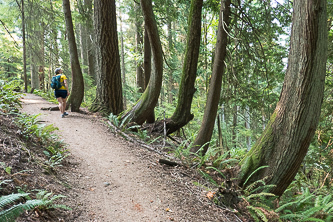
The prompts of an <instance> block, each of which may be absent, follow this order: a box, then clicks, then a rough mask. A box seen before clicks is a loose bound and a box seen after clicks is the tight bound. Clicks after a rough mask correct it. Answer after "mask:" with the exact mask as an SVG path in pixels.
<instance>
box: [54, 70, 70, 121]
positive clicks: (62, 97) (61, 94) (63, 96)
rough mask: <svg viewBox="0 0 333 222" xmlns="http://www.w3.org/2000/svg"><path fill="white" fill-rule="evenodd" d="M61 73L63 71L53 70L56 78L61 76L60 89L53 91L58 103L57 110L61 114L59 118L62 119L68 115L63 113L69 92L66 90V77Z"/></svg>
mask: <svg viewBox="0 0 333 222" xmlns="http://www.w3.org/2000/svg"><path fill="white" fill-rule="evenodd" d="M62 73H63V71H62V69H61V68H56V69H55V74H56V76H57V75H61V76H60V83H61V87H60V88H59V89H55V90H54V96H55V97H56V99H57V100H58V102H59V110H60V112H61V117H62V118H64V117H65V116H67V115H68V113H67V112H65V110H66V101H67V97H68V96H69V90H68V83H67V77H66V76H65V75H64V74H62Z"/></svg>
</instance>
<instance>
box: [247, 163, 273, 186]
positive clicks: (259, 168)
mask: <svg viewBox="0 0 333 222" xmlns="http://www.w3.org/2000/svg"><path fill="white" fill-rule="evenodd" d="M267 167H269V166H261V167H258V168H257V169H256V170H255V171H253V172H252V173H251V174H250V176H248V178H247V179H246V180H245V182H244V184H243V186H245V184H246V183H247V182H248V181H249V179H250V178H251V177H252V176H253V174H255V173H256V172H258V171H259V170H261V169H263V168H267Z"/></svg>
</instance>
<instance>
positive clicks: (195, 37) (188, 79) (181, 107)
mask: <svg viewBox="0 0 333 222" xmlns="http://www.w3.org/2000/svg"><path fill="white" fill-rule="evenodd" d="M202 4H203V0H192V1H191V10H190V15H189V22H188V23H189V30H188V33H187V45H186V52H185V58H184V65H183V73H182V79H181V82H180V86H179V93H178V102H177V106H176V110H175V112H174V113H173V115H172V117H171V118H170V119H167V120H166V129H167V134H171V133H173V132H175V131H177V130H178V129H180V128H181V127H183V126H185V125H186V124H187V123H188V122H189V121H191V120H192V119H193V117H194V116H193V114H192V113H191V105H192V99H193V95H194V92H195V88H194V83H195V79H196V75H197V64H198V57H199V48H200V38H201V11H202ZM153 131H154V132H159V133H163V131H164V120H163V121H161V122H159V123H158V124H155V128H154V129H153Z"/></svg>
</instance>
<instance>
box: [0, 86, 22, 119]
mask: <svg viewBox="0 0 333 222" xmlns="http://www.w3.org/2000/svg"><path fill="white" fill-rule="evenodd" d="M16 83H17V81H12V82H9V83H7V84H4V82H2V83H1V82H0V114H1V115H6V114H15V113H17V112H18V108H19V107H21V101H20V100H19V98H20V94H19V93H16V92H14V91H13V89H16V88H17V84H16Z"/></svg>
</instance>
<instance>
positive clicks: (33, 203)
mask: <svg viewBox="0 0 333 222" xmlns="http://www.w3.org/2000/svg"><path fill="white" fill-rule="evenodd" d="M64 197H65V196H63V195H53V196H52V193H47V191H44V190H43V191H40V192H38V193H37V194H36V199H33V200H31V199H30V198H29V193H16V194H10V195H6V196H2V197H0V210H1V211H0V221H8V222H10V221H15V219H16V218H17V217H19V216H20V215H21V214H22V213H23V212H24V211H26V210H31V209H33V208H36V207H37V208H39V209H41V210H46V209H55V208H62V209H65V210H71V209H70V208H69V207H67V206H65V205H60V204H55V203H54V201H55V200H57V199H59V198H64ZM23 198H28V199H29V200H27V201H26V202H23Z"/></svg>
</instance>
